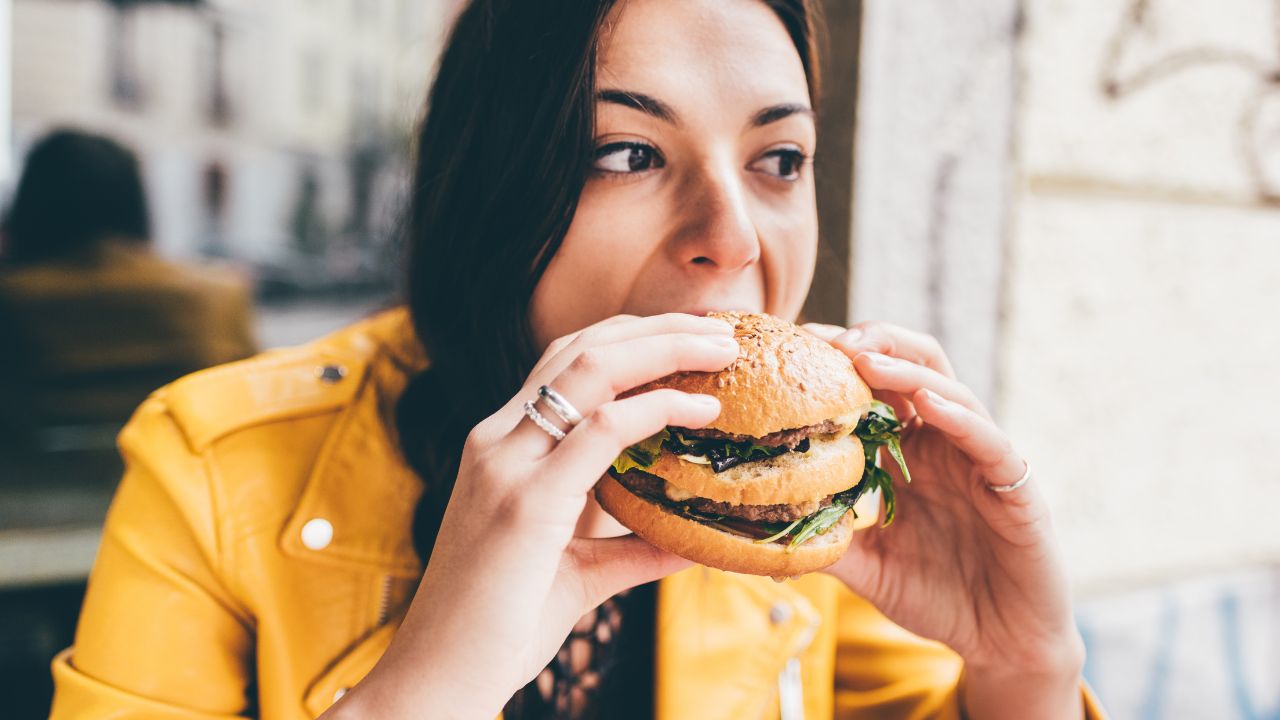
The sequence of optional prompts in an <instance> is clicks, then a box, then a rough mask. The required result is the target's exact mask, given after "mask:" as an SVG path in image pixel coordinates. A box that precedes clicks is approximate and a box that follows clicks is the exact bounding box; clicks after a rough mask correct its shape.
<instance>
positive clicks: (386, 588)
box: [374, 575, 392, 627]
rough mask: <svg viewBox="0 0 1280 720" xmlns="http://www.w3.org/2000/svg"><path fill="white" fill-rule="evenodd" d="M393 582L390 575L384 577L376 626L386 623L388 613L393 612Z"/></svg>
mask: <svg viewBox="0 0 1280 720" xmlns="http://www.w3.org/2000/svg"><path fill="white" fill-rule="evenodd" d="M391 582H392V578H391V576H390V575H386V576H384V577H383V578H382V594H381V595H380V596H379V597H378V621H377V622H376V623H375V624H374V627H382V626H383V625H385V624H386V623H387V619H388V615H390V613H391Z"/></svg>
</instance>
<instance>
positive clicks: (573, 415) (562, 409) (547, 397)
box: [538, 385, 582, 428]
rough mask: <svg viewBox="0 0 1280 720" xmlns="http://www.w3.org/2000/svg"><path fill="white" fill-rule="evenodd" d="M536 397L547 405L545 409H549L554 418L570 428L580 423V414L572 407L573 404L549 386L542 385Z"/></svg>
mask: <svg viewBox="0 0 1280 720" xmlns="http://www.w3.org/2000/svg"><path fill="white" fill-rule="evenodd" d="M538 397H539V398H541V399H542V401H543V402H545V403H546V404H547V407H549V408H551V412H553V413H555V414H556V417H558V418H560V419H561V420H563V421H564V422H565V424H566V425H568V426H569V427H570V428H572V427H573V426H574V425H577V424H578V423H580V422H582V413H580V412H578V408H576V407H574V406H573V403H571V402H569V401H568V400H566V399H565V397H564V396H563V395H561V394H560V393H558V392H556V391H555V390H554V389H553V388H552V387H551V386H550V385H543V386H542V387H540V388H538Z"/></svg>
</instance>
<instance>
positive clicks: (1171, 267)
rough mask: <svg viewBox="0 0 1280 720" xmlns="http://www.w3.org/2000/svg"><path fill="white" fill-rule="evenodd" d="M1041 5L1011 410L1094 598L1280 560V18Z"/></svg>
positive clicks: (1031, 16)
mask: <svg viewBox="0 0 1280 720" xmlns="http://www.w3.org/2000/svg"><path fill="white" fill-rule="evenodd" d="M1028 11H1029V13H1028V25H1027V28H1028V32H1027V34H1026V36H1025V39H1024V43H1023V46H1022V52H1021V59H1022V64H1023V68H1024V78H1025V85H1024V87H1025V92H1024V95H1023V102H1022V104H1021V107H1020V113H1021V114H1020V122H1019V146H1020V161H1019V172H1020V183H1019V187H1018V189H1017V195H1016V201H1017V214H1016V216H1017V223H1016V229H1015V231H1014V248H1013V251H1012V254H1011V261H1010V263H1011V264H1010V267H1009V277H1010V280H1011V283H1010V286H1009V287H1010V292H1009V296H1008V299H1007V303H1006V307H1007V308H1008V312H1009V318H1008V324H1007V326H1006V336H1005V337H1006V344H1005V346H1004V354H1003V360H1004V367H1005V372H1004V374H1003V377H1002V381H1003V393H1002V398H1003V401H1002V403H1001V405H1000V408H999V409H1000V412H1001V416H1002V418H1003V419H1004V421H1005V423H1006V425H1007V426H1008V427H1009V428H1010V430H1011V431H1012V432H1013V433H1014V434H1015V435H1016V436H1017V437H1018V438H1019V439H1020V440H1021V441H1022V443H1023V447H1025V448H1027V451H1028V453H1029V454H1030V455H1031V457H1032V458H1034V459H1035V460H1036V461H1037V462H1038V463H1039V468H1040V472H1041V479H1042V481H1043V482H1044V483H1045V485H1046V487H1048V488H1049V489H1050V490H1051V493H1052V496H1053V499H1054V504H1055V506H1056V507H1057V511H1058V523H1059V526H1060V528H1061V531H1062V534H1063V537H1064V540H1065V542H1066V546H1067V553H1068V557H1069V559H1070V561H1071V565H1072V569H1073V574H1074V576H1075V578H1076V580H1077V586H1078V587H1079V589H1080V592H1081V593H1083V594H1086V595H1087V594H1092V593H1096V592H1101V591H1105V590H1109V589H1113V588H1117V587H1123V586H1127V585H1132V584H1134V583H1140V582H1146V581H1152V580H1158V579H1166V578H1176V577H1183V576H1187V575H1190V574H1194V573H1197V572H1200V571H1203V570H1205V569H1209V568H1216V567H1222V566H1224V565H1240V564H1244V563H1248V562H1252V561H1276V560H1280V532H1278V531H1277V530H1276V527H1277V525H1276V521H1275V519H1274V514H1275V512H1274V508H1275V507H1276V506H1277V505H1280V465H1277V464H1276V462H1275V460H1274V457H1275V455H1274V453H1275V447H1276V443H1277V441H1280V421H1277V419H1276V415H1275V408H1276V407H1280V382H1277V380H1276V376H1275V368H1276V367H1277V358H1280V323H1278V322H1277V318H1280V313H1278V312H1277V311H1278V310H1280V212H1277V208H1276V207H1275V206H1274V205H1273V204H1271V203H1272V202H1273V190H1272V186H1271V184H1270V183H1271V181H1270V180H1269V179H1268V175H1267V168H1270V167H1274V166H1280V144H1277V143H1276V137H1277V135H1276V134H1275V131H1276V130H1277V129H1278V128H1280V115H1277V114H1275V113H1272V112H1271V111H1270V110H1268V108H1269V107H1270V105H1269V104H1270V103H1273V102H1275V103H1280V94H1278V93H1277V86H1276V85H1275V83H1274V82H1268V81H1267V80H1266V78H1267V77H1274V76H1276V75H1277V74H1278V73H1280V57H1278V56H1277V52H1278V50H1277V48H1278V47H1280V36H1278V32H1280V31H1278V30H1277V26H1276V24H1275V22H1276V21H1277V20H1280V16H1278V15H1277V14H1276V13H1277V12H1280V11H1278V10H1277V7H1276V3H1273V2H1263V1H1262V0H1230V1H1223V2H1207V1H1204V2H1199V1H1198V2H1188V1H1184V0H1178V1H1177V2H1174V1H1173V0H1150V1H1149V2H1140V1H1135V0H1126V1H1125V2H1116V1H1115V0H1088V1H1085V0H1033V1H1032V2H1029V3H1028ZM1117 548H1122V549H1123V551H1122V552H1117Z"/></svg>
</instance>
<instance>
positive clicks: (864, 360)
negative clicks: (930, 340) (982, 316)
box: [853, 352, 991, 418]
mask: <svg viewBox="0 0 1280 720" xmlns="http://www.w3.org/2000/svg"><path fill="white" fill-rule="evenodd" d="M853 365H854V367H855V368H856V369H857V371H858V374H859V375H861V376H862V379H864V380H866V381H867V385H869V386H871V388H872V389H874V390H893V391H894V392H898V393H902V394H903V395H906V396H913V395H914V394H915V393H916V392H917V391H919V390H920V389H921V388H929V389H930V390H932V391H933V392H935V393H938V394H939V395H941V396H943V397H945V398H947V399H948V400H950V401H952V402H956V403H959V404H961V405H963V406H965V407H966V408H968V409H970V410H972V411H973V412H975V413H977V414H979V415H981V416H983V417H986V418H990V417H991V416H990V414H988V413H987V410H986V408H984V407H983V406H982V403H981V402H980V401H979V400H978V396H976V395H974V394H973V391H972V390H970V389H969V388H968V386H966V385H965V384H964V383H961V382H960V381H959V380H956V379H954V378H951V377H948V376H946V375H944V374H942V373H940V372H938V371H937V370H934V369H932V368H928V367H925V366H923V365H917V364H916V363H914V362H910V361H907V360H900V359H898V358H895V357H891V356H889V355H882V354H880V353H876V352H864V353H859V354H858V355H857V356H856V357H854V359H853Z"/></svg>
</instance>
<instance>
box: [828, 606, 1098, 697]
mask: <svg viewBox="0 0 1280 720" xmlns="http://www.w3.org/2000/svg"><path fill="white" fill-rule="evenodd" d="M836 632H837V640H836V664H835V712H834V717H835V718H837V720H853V719H854V718H859V719H861V718H894V719H895V720H923V719H924V718H929V719H930V720H967V716H966V714H965V713H964V711H963V710H962V708H961V705H960V686H961V683H962V682H963V676H964V672H963V671H964V661H962V660H961V659H960V657H959V656H958V655H956V654H955V653H954V652H952V651H951V649H950V648H948V647H946V646H945V645H942V644H941V643H937V642H933V641H931V640H925V639H924V638H921V637H919V636H916V635H913V634H911V633H909V632H907V631H906V630H903V629H902V628H901V627H898V626H897V625H896V624H894V623H893V622H892V621H890V620H889V619H888V618H886V617H885V616H883V615H881V614H880V611H878V610H876V609H875V607H874V606H872V605H871V603H869V602H867V601H866V600H864V599H862V598H861V597H859V596H857V595H855V594H854V593H852V592H849V591H848V590H844V589H842V590H841V591H840V600H839V616H838V619H837V628H836ZM1081 692H1082V693H1083V695H1084V704H1085V718H1086V719H1087V720H1102V719H1103V718H1105V717H1106V715H1105V714H1104V713H1103V712H1102V709H1101V706H1099V705H1098V703H1097V701H1096V699H1095V698H1094V697H1093V694H1092V692H1090V690H1089V688H1088V687H1087V686H1083V685H1082V687H1081Z"/></svg>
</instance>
